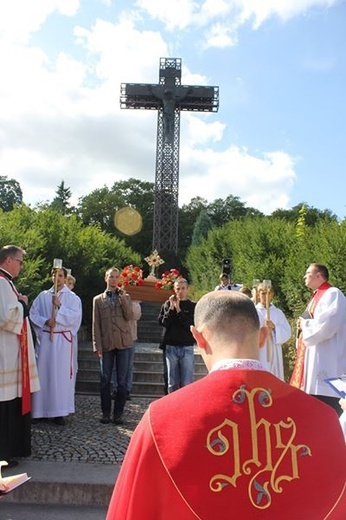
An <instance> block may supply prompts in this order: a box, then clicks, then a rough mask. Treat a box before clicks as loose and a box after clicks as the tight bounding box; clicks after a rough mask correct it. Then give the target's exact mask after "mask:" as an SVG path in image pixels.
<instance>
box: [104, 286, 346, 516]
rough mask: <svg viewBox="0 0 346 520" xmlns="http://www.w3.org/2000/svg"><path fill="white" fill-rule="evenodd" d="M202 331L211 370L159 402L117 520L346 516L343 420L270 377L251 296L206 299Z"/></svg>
mask: <svg viewBox="0 0 346 520" xmlns="http://www.w3.org/2000/svg"><path fill="white" fill-rule="evenodd" d="M192 331H193V335H194V337H195V340H196V342H197V345H198V347H199V348H200V352H201V355H202V357H203V359H204V362H205V364H206V366H207V368H208V371H209V374H208V375H207V376H206V377H204V378H203V379H201V380H200V381H198V382H196V383H192V384H191V385H188V386H186V387H184V388H182V389H180V390H178V391H177V392H174V393H172V394H170V395H168V396H166V397H163V398H161V399H158V400H157V401H155V402H153V403H152V404H151V405H150V407H149V409H148V411H147V412H146V413H145V415H144V416H143V418H142V420H141V422H140V424H139V425H138V427H137V429H136V430H135V432H134V435H133V437H132V439H131V442H130V445H129V448H128V451H127V453H126V456H125V460H124V463H123V465H122V468H121V471H120V474H119V477H118V479H117V482H116V485H115V488H114V492H113V495H112V498H111V502H110V505H109V509H108V514H107V520H173V519H174V520H177V519H179V520H193V519H201V520H228V519H231V518H240V519H244V520H251V519H265V520H269V519H273V520H278V519H280V520H322V519H324V520H327V519H328V520H342V519H345V518H346V515H345V511H346V495H345V481H346V445H345V442H344V439H343V434H342V431H341V427H340V423H339V421H338V417H337V415H336V414H335V412H334V411H333V410H332V409H331V408H330V407H329V406H327V405H326V404H325V403H322V402H320V401H318V400H317V399H314V398H313V397H311V396H309V395H307V394H305V393H304V392H302V391H300V390H298V389H297V388H294V387H292V386H290V385H287V384H286V383H284V382H283V381H281V380H279V379H278V378H276V377H275V376H273V375H272V374H270V373H269V372H267V371H265V370H263V368H262V367H261V365H260V363H259V361H258V352H259V347H260V346H261V345H263V344H264V342H265V340H266V329H265V328H259V319H258V315H257V312H256V309H255V306H254V305H253V303H252V302H251V300H250V299H249V298H248V297H247V296H245V295H243V294H240V293H238V292H234V291H217V292H212V293H208V294H206V295H205V296H203V297H202V298H201V299H200V300H199V302H198V303H197V305H196V310H195V327H192Z"/></svg>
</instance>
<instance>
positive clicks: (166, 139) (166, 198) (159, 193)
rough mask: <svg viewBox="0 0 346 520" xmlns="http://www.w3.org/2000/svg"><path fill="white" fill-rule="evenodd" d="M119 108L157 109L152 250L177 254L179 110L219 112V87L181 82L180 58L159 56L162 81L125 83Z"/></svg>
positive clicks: (164, 253)
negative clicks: (154, 82) (156, 82)
mask: <svg viewBox="0 0 346 520" xmlns="http://www.w3.org/2000/svg"><path fill="white" fill-rule="evenodd" d="M120 107H121V108H127V109H145V110H157V112H158V119H157V147H156V173H155V196H154V223H153V243H152V249H153V250H154V249H156V250H157V251H159V253H160V255H161V256H162V255H166V257H167V256H168V257H169V256H172V255H173V256H174V255H177V253H178V209H179V208H178V185H179V141H180V112H181V111H192V112H217V111H218V108H219V88H218V87H209V86H204V85H203V86H198V85H197V86H196V85H181V59H180V58H160V76H159V83H158V84H147V83H122V84H121V86H120Z"/></svg>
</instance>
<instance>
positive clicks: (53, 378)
mask: <svg viewBox="0 0 346 520" xmlns="http://www.w3.org/2000/svg"><path fill="white" fill-rule="evenodd" d="M52 276H53V282H54V277H55V276H56V277H57V278H56V287H55V286H54V285H53V287H52V288H51V289H49V290H47V291H42V292H41V293H40V294H39V295H38V296H37V298H36V299H35V300H34V302H33V304H32V307H31V309H30V319H31V321H32V323H33V325H34V329H35V332H36V335H37V346H36V351H37V367H38V374H39V378H40V383H41V391H40V392H37V393H36V394H35V396H34V398H33V407H32V417H33V418H34V419H39V418H51V419H54V422H55V423H56V424H59V425H63V424H65V419H64V417H66V416H68V415H69V414H70V413H74V411H75V371H76V370H77V366H76V361H77V360H76V356H74V355H73V354H74V352H73V351H74V344H73V343H74V338H75V337H76V335H77V332H78V329H79V327H80V324H81V319H82V308H81V301H80V298H78V296H76V294H74V292H72V291H70V289H68V287H67V286H66V285H65V282H66V276H67V270H66V269H65V268H64V267H63V268H61V269H57V270H56V271H55V273H52ZM55 289H57V290H56V291H55ZM53 305H54V307H55V310H53Z"/></svg>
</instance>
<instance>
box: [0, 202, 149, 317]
mask: <svg viewBox="0 0 346 520" xmlns="http://www.w3.org/2000/svg"><path fill="white" fill-rule="evenodd" d="M0 236H1V244H0V246H1V247H2V246H4V245H6V244H9V243H11V244H16V245H19V246H20V247H23V248H24V249H25V250H26V252H27V255H26V259H25V263H24V269H23V271H22V273H21V275H20V277H19V279H18V282H17V286H18V288H19V289H20V290H21V291H22V292H23V293H25V294H27V295H28V296H29V298H30V300H31V301H32V300H33V298H35V297H36V296H37V294H38V293H39V292H40V291H41V290H42V289H45V288H48V287H50V285H51V274H50V273H51V269H52V266H53V259H54V258H61V259H62V260H63V265H64V266H65V267H67V268H69V269H71V270H72V274H73V275H74V276H75V277H76V278H77V285H76V292H77V293H78V294H79V296H80V297H81V299H82V302H83V311H84V312H83V314H84V322H85V323H86V324H87V325H89V324H90V313H91V303H92V298H93V296H95V295H96V294H98V293H100V292H102V291H103V290H104V287H105V284H104V273H105V271H106V269H107V268H109V267H111V266H113V265H115V266H117V267H119V268H122V267H124V266H125V265H127V264H129V263H132V264H137V265H140V264H141V258H140V256H139V255H138V254H137V253H135V252H133V251H132V250H131V249H130V248H128V247H127V246H126V245H125V243H124V241H123V240H119V239H118V238H116V237H114V236H110V235H109V234H107V233H105V232H104V231H102V230H101V229H100V227H99V226H97V225H95V226H84V225H83V224H82V222H81V221H80V220H79V219H78V217H77V216H76V215H72V216H69V217H66V216H64V215H62V214H61V213H60V212H58V211H55V210H53V209H52V208H46V209H42V210H34V209H31V208H29V207H28V206H25V205H22V206H21V207H19V208H16V209H14V210H13V211H11V212H8V213H4V212H3V213H1V214H0Z"/></svg>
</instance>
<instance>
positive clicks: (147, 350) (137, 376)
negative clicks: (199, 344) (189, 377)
mask: <svg viewBox="0 0 346 520" xmlns="http://www.w3.org/2000/svg"><path fill="white" fill-rule="evenodd" d="M206 373H207V370H206V368H205V365H204V363H203V360H202V358H201V356H200V355H199V354H198V353H197V352H196V353H195V365H194V380H195V381H196V380H197V379H200V378H201V377H203V376H204V375H205V374H206ZM99 379H100V376H99V362H98V360H97V358H96V355H95V354H94V353H93V352H92V348H91V344H90V343H87V342H83V343H81V344H80V345H79V356H78V374H77V383H76V392H77V393H79V394H84V395H85V394H90V395H98V394H99ZM163 393H164V382H163V358H162V351H161V350H160V349H159V346H158V344H157V343H148V344H145V343H144V344H143V343H139V344H137V345H136V351H135V356H134V365H133V389H132V395H135V396H145V397H157V396H161V395H163Z"/></svg>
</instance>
